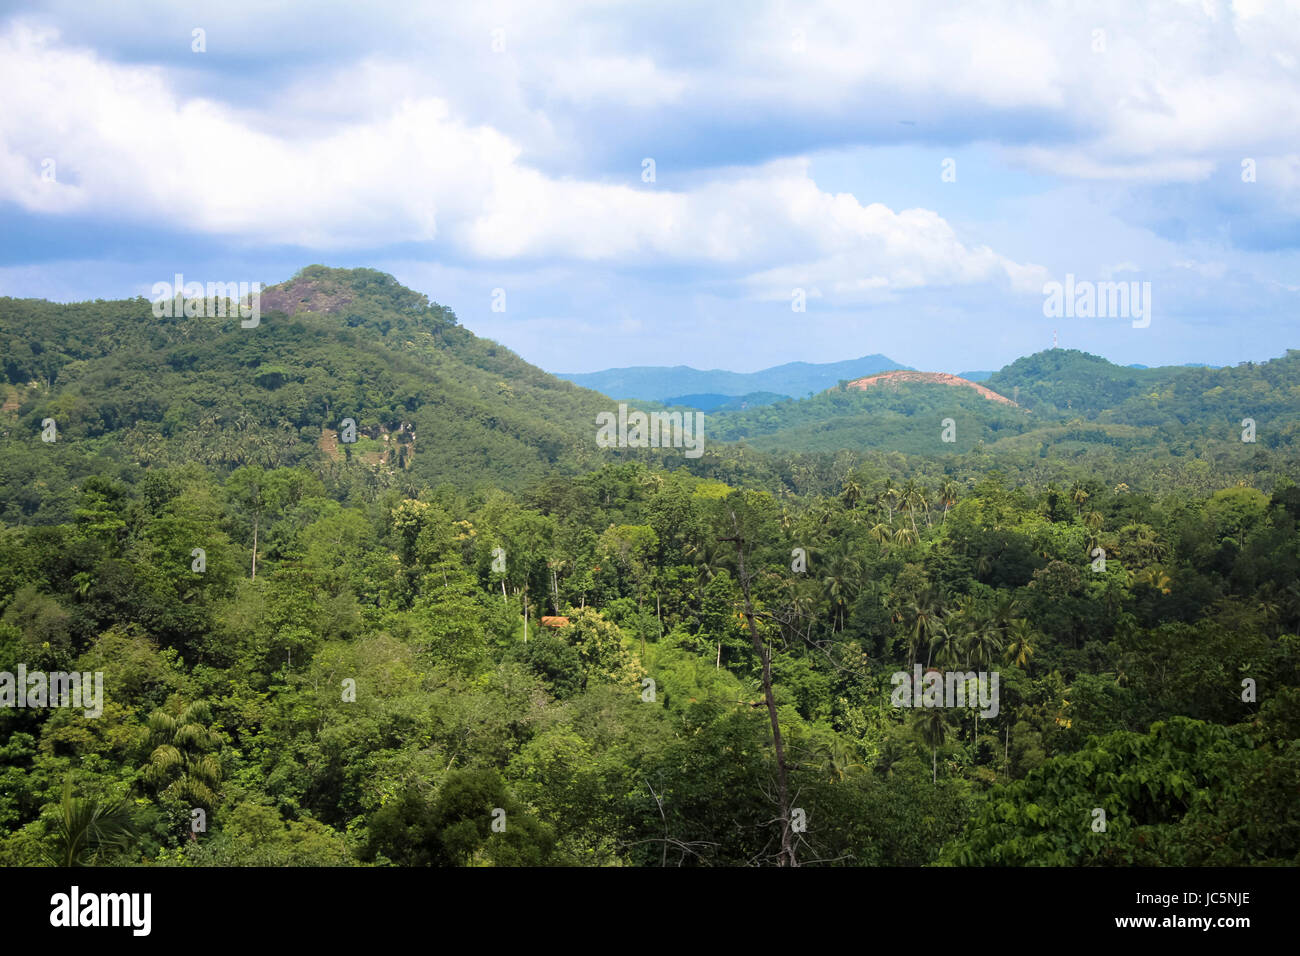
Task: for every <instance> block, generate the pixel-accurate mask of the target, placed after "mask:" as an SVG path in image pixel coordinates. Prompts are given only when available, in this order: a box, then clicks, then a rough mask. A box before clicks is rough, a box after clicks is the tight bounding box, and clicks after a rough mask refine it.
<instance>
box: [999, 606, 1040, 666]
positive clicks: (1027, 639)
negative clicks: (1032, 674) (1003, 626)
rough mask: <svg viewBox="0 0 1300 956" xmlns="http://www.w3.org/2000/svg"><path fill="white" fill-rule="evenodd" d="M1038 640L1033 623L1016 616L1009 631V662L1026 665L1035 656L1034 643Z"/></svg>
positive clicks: (1007, 651) (1007, 650) (1007, 659)
mask: <svg viewBox="0 0 1300 956" xmlns="http://www.w3.org/2000/svg"><path fill="white" fill-rule="evenodd" d="M1037 642H1038V639H1037V636H1036V635H1035V634H1034V628H1033V625H1031V624H1030V623H1029V622H1028V621H1026V620H1025V619H1024V618H1022V617H1021V618H1016V619H1015V620H1014V621H1012V622H1011V627H1010V628H1009V629H1008V631H1007V646H1006V652H1005V658H1006V661H1007V663H1008V664H1015V665H1016V666H1017V667H1025V666H1026V665H1028V663H1029V659H1030V658H1031V657H1033V656H1034V645H1035V644H1036V643H1037Z"/></svg>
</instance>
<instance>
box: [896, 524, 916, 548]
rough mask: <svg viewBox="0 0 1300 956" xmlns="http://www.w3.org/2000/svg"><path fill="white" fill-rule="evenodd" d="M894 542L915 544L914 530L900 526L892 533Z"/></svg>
mask: <svg viewBox="0 0 1300 956" xmlns="http://www.w3.org/2000/svg"><path fill="white" fill-rule="evenodd" d="M894 540H895V541H896V542H897V543H899V544H916V529H915V528H909V527H907V526H906V525H901V526H899V528H898V530H897V531H895V532H894Z"/></svg>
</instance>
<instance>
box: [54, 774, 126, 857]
mask: <svg viewBox="0 0 1300 956" xmlns="http://www.w3.org/2000/svg"><path fill="white" fill-rule="evenodd" d="M134 837H135V828H134V827H133V826H132V825H131V813H130V805H129V804H128V803H127V801H126V799H125V798H123V799H121V800H117V801H104V800H97V799H95V798H93V797H82V798H76V797H73V796H72V779H71V778H70V777H69V778H65V779H64V781H63V799H62V801H60V803H59V816H58V819H57V820H56V822H55V825H54V838H53V840H52V841H51V842H52V845H51V847H50V848H49V849H48V850H46V851H45V857H46V860H47V862H48V863H49V864H50V865H51V866H90V865H91V864H93V863H97V862H99V860H100V859H101V858H102V857H103V855H104V853H105V851H107V850H126V849H127V847H129V846H130V845H131V841H132V839H133V838H134Z"/></svg>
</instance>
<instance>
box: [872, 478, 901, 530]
mask: <svg viewBox="0 0 1300 956" xmlns="http://www.w3.org/2000/svg"><path fill="white" fill-rule="evenodd" d="M897 499H898V489H897V488H895V487H894V479H893V478H886V479H885V485H884V488H883V489H882V490H881V492H880V494H878V495H876V504H877V505H881V506H883V507H884V509H885V512H886V513H887V514H888V516H889V526H890V527H891V528H892V527H893V526H894V505H895V503H896V502H897Z"/></svg>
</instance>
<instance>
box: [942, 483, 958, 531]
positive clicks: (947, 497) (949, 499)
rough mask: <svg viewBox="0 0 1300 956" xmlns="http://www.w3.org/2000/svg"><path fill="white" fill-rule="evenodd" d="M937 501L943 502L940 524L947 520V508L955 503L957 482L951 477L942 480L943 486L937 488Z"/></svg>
mask: <svg viewBox="0 0 1300 956" xmlns="http://www.w3.org/2000/svg"><path fill="white" fill-rule="evenodd" d="M939 501H940V502H941V503H942V504H943V520H942V521H940V522H939V523H940V524H945V523H946V522H947V521H948V509H949V508H951V507H952V506H953V505H955V504H956V503H957V483H956V482H955V481H953V480H952V479H951V478H947V479H945V480H944V483H943V487H942V488H940V489H939Z"/></svg>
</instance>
